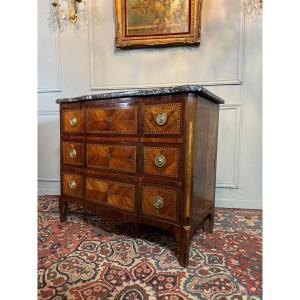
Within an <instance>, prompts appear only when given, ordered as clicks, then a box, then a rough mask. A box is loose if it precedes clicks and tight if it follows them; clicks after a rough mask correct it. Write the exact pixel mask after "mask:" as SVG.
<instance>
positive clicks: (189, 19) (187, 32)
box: [115, 0, 202, 48]
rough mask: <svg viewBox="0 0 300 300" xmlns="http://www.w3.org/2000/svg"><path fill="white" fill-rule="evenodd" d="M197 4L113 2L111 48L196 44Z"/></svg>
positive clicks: (196, 0)
mask: <svg viewBox="0 0 300 300" xmlns="http://www.w3.org/2000/svg"><path fill="white" fill-rule="evenodd" d="M201 4H202V0H115V23H116V36H115V45H116V47H117V48H137V47H156V46H179V45H199V44H200V33H201Z"/></svg>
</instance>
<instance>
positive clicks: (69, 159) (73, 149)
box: [63, 142, 84, 166]
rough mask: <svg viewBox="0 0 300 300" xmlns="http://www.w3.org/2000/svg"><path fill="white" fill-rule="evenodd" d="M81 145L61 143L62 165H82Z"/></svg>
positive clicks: (82, 150)
mask: <svg viewBox="0 0 300 300" xmlns="http://www.w3.org/2000/svg"><path fill="white" fill-rule="evenodd" d="M83 148H84V147H83V143H73V142H63V163H64V164H69V165H78V166H82V165H83V158H84V149H83Z"/></svg>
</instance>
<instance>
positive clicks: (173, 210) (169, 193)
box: [142, 185, 178, 221]
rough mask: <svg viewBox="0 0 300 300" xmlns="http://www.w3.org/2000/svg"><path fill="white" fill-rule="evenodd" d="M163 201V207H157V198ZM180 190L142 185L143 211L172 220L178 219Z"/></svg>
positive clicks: (146, 213)
mask: <svg viewBox="0 0 300 300" xmlns="http://www.w3.org/2000/svg"><path fill="white" fill-rule="evenodd" d="M157 197H160V198H161V199H162V201H163V206H162V207H161V208H156V207H155V199H156V198H157ZM177 199H178V190H174V189H169V188H162V187H156V186H150V185H149V186H148V185H144V186H143V187H142V213H143V214H145V215H151V216H154V217H159V218H164V219H168V220H172V221H176V219H177V217H176V216H177Z"/></svg>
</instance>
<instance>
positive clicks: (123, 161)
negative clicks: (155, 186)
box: [87, 144, 136, 173]
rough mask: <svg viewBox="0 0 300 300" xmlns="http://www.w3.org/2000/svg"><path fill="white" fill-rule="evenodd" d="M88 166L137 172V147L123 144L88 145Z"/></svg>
mask: <svg viewBox="0 0 300 300" xmlns="http://www.w3.org/2000/svg"><path fill="white" fill-rule="evenodd" d="M87 166H88V167H94V168H100V169H106V170H114V171H123V172H131V173H135V172H136V147H135V146H123V145H106V144H105V145H104V144H101V145H100V144H88V145H87Z"/></svg>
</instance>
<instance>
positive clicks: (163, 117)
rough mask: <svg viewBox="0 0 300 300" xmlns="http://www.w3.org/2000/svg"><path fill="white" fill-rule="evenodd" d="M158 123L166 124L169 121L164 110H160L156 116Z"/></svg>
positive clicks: (160, 124)
mask: <svg viewBox="0 0 300 300" xmlns="http://www.w3.org/2000/svg"><path fill="white" fill-rule="evenodd" d="M155 121H156V124H157V125H159V126H162V125H165V124H166V123H167V121H168V117H167V115H166V114H165V113H164V112H160V113H159V114H158V115H156V117H155Z"/></svg>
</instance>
